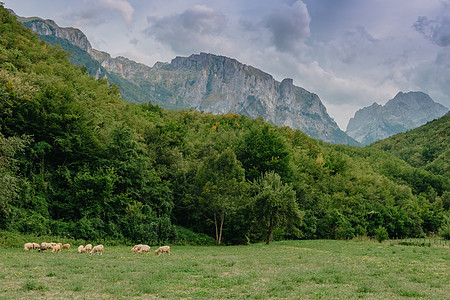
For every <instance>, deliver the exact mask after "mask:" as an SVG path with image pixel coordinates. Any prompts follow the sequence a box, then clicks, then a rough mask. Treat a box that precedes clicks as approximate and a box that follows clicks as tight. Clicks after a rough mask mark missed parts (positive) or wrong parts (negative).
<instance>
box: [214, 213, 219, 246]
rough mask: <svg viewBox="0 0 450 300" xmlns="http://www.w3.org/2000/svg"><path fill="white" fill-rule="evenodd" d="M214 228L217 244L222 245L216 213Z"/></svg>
mask: <svg viewBox="0 0 450 300" xmlns="http://www.w3.org/2000/svg"><path fill="white" fill-rule="evenodd" d="M214 227H215V228H216V242H217V244H218V245H220V240H219V230H218V228H217V217H216V213H214Z"/></svg>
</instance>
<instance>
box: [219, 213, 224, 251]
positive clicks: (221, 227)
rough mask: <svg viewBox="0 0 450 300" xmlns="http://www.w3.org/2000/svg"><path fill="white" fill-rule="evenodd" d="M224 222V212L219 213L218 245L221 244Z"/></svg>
mask: <svg viewBox="0 0 450 300" xmlns="http://www.w3.org/2000/svg"><path fill="white" fill-rule="evenodd" d="M224 220H225V211H222V212H221V213H220V230H219V245H220V243H222V232H223V222H224Z"/></svg>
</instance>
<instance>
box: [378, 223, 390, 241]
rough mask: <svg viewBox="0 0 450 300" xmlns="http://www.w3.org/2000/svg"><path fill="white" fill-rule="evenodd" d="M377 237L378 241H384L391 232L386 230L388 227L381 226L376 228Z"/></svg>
mask: <svg viewBox="0 0 450 300" xmlns="http://www.w3.org/2000/svg"><path fill="white" fill-rule="evenodd" d="M375 238H376V239H377V241H378V242H380V243H381V242H382V241H384V240H387V239H388V238H389V234H388V232H387V230H386V228H384V227H383V226H379V227H378V228H377V229H376V230H375Z"/></svg>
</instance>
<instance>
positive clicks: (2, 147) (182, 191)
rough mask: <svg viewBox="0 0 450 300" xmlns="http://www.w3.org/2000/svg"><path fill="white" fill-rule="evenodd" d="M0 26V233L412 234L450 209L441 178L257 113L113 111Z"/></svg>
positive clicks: (56, 62) (22, 36)
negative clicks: (279, 124) (318, 137)
mask: <svg viewBox="0 0 450 300" xmlns="http://www.w3.org/2000/svg"><path fill="white" fill-rule="evenodd" d="M0 20H1V24H0V64H1V66H0V229H2V230H7V231H18V232H27V233H34V234H38V235H39V234H48V233H51V234H55V235H61V236H72V237H75V238H85V239H105V240H108V239H110V240H117V241H135V242H146V243H148V244H152V243H159V242H163V241H170V242H182V241H185V242H191V243H196V242H197V243H202V242H205V241H206V240H207V239H204V238H203V236H202V235H199V234H192V233H191V231H194V232H197V233H205V234H207V235H209V236H210V237H212V238H214V239H215V240H216V241H217V242H218V243H225V244H229V243H248V242H255V241H262V240H264V241H267V242H269V241H270V239H273V238H277V239H281V238H295V239H297V238H308V239H310V238H337V239H347V238H352V237H354V236H355V235H369V236H373V235H375V234H376V232H377V231H380V230H386V231H387V233H388V234H389V236H391V237H405V236H420V235H423V234H426V233H428V232H430V231H437V230H438V229H439V227H440V226H441V223H442V220H443V216H444V215H448V214H449V211H448V210H449V202H450V200H449V196H448V190H449V176H448V173H445V172H444V173H441V172H438V171H436V172H435V169H433V168H429V169H427V168H416V167H417V166H414V165H409V164H407V163H406V162H404V161H403V160H402V159H400V158H397V157H395V156H393V155H391V154H390V153H389V152H385V151H382V150H380V149H376V148H375V147H372V148H357V147H349V146H336V145H330V144H327V143H324V142H320V141H318V140H316V139H312V138H310V137H308V136H307V135H306V134H304V133H303V132H301V131H298V130H292V129H290V128H288V127H282V128H279V127H276V126H272V125H270V124H269V123H267V122H264V121H263V120H262V119H261V118H260V119H256V120H252V119H250V118H248V117H245V116H241V115H236V114H226V115H212V114H209V113H201V112H196V111H193V110H188V111H166V110H163V109H161V108H159V107H158V106H154V105H151V104H130V103H126V102H125V101H123V100H122V99H121V98H120V96H119V95H120V93H119V89H118V88H117V86H116V85H114V84H112V85H110V84H108V82H107V81H106V80H104V79H99V80H96V79H95V78H94V77H92V76H89V75H88V74H87V73H86V69H85V68H80V67H76V66H73V65H72V64H71V63H70V61H69V60H68V58H67V56H66V53H65V52H64V51H62V50H61V48H59V47H51V46H49V45H48V44H46V42H45V41H40V40H39V38H38V37H37V36H36V35H34V34H32V33H31V31H30V30H29V29H25V28H24V27H23V26H22V25H21V24H20V23H18V22H17V21H16V20H15V18H14V17H13V16H11V15H10V14H9V13H8V11H6V10H5V9H4V8H3V7H1V8H0ZM447 120H448V118H447ZM447 123H448V121H447ZM447 137H448V135H447ZM436 147H438V148H439V147H441V148H442V149H448V141H447V142H445V143H442V144H436ZM438 148H437V149H436V150H435V153H438V152H443V150H442V149H441V148H439V149H438ZM442 164H443V170H445V168H448V161H445V160H443V161H442ZM446 164H447V165H446ZM187 229H189V230H191V231H189V230H187ZM201 238H202V239H201Z"/></svg>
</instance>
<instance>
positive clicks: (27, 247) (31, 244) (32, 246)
mask: <svg viewBox="0 0 450 300" xmlns="http://www.w3.org/2000/svg"><path fill="white" fill-rule="evenodd" d="M32 249H34V245H33V243H25V244H24V245H23V251H28V250H32Z"/></svg>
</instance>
